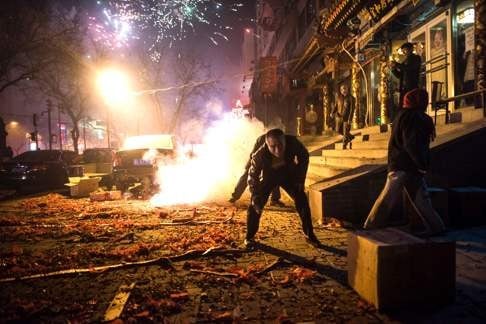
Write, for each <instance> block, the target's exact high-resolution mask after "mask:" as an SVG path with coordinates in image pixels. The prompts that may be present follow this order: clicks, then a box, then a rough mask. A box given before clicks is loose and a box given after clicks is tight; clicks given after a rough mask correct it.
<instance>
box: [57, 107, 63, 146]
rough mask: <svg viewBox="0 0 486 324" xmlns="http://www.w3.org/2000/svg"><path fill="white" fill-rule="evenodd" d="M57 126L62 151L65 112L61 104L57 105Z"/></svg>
mask: <svg viewBox="0 0 486 324" xmlns="http://www.w3.org/2000/svg"><path fill="white" fill-rule="evenodd" d="M57 108H58V109H57V126H58V128H59V150H61V151H62V129H61V113H62V112H63V111H62V107H61V105H60V104H58V106H57Z"/></svg>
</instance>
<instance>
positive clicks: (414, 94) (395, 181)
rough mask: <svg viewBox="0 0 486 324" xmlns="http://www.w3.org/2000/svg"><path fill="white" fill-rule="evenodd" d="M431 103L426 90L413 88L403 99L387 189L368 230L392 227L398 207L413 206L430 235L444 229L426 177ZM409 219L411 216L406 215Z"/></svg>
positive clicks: (394, 130) (395, 127) (367, 224)
mask: <svg viewBox="0 0 486 324" xmlns="http://www.w3.org/2000/svg"><path fill="white" fill-rule="evenodd" d="M428 103H429V95H428V93H427V91H425V90H422V89H414V90H412V91H409V92H407V93H406V94H405V96H404V103H403V109H401V111H399V112H398V114H397V116H396V118H395V120H394V121H393V128H392V133H391V137H390V141H389V143H388V174H387V179H386V183H385V187H384V188H383V190H382V191H381V193H380V195H379V196H378V198H377V199H376V201H375V203H374V205H373V208H372V209H371V211H370V213H369V215H368V218H367V219H366V222H365V224H364V228H365V229H374V228H380V227H387V226H391V222H390V220H391V218H392V215H393V212H394V211H396V210H397V207H401V209H400V210H403V207H404V206H405V205H404V204H403V205H401V203H407V204H408V205H411V206H412V210H414V213H416V214H418V216H419V218H420V219H421V221H422V223H423V224H424V225H425V231H424V232H422V233H420V235H421V236H430V235H435V234H439V233H441V232H443V231H444V230H445V226H444V223H443V222H442V219H441V218H440V216H439V215H438V214H437V212H436V211H435V210H434V208H433V207H432V203H431V201H430V197H429V194H428V192H427V184H426V183H425V179H424V176H425V174H426V173H427V169H428V167H429V155H430V148H429V146H430V142H431V141H432V140H433V139H434V137H435V126H434V122H433V120H432V118H431V117H430V116H429V115H427V114H426V113H425V111H426V109H427V105H428ZM406 216H408V215H406Z"/></svg>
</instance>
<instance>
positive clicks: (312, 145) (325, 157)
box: [302, 108, 484, 186]
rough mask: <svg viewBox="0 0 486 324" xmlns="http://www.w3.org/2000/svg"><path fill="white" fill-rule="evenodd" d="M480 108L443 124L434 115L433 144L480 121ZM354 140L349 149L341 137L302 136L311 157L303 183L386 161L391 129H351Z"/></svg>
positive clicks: (467, 110)
mask: <svg viewBox="0 0 486 324" xmlns="http://www.w3.org/2000/svg"><path fill="white" fill-rule="evenodd" d="M482 118H484V117H483V111H482V109H473V108H465V109H461V110H459V111H456V112H454V113H453V114H451V116H450V120H451V122H450V123H448V124H445V116H444V115H439V116H438V117H437V125H436V132H437V138H436V141H434V142H433V143H432V145H431V146H432V147H434V146H437V145H438V144H439V143H442V142H443V139H447V138H448V136H447V134H448V133H451V132H455V131H456V130H458V129H462V128H467V127H468V125H469V123H472V122H475V121H477V120H481V119H482ZM352 133H353V134H354V135H355V139H354V140H353V142H352V148H351V149H343V143H342V141H341V136H327V137H324V136H318V137H314V138H310V137H307V138H303V139H302V142H303V143H304V144H305V145H306V147H307V148H308V150H309V152H311V157H310V161H309V170H308V172H307V179H306V186H310V185H312V184H314V183H317V182H320V181H323V180H326V179H329V178H332V177H334V176H336V175H339V174H341V173H343V172H345V171H348V170H351V169H354V168H357V167H360V166H363V165H381V164H386V162H387V154H388V140H389V139H390V132H389V131H388V127H387V125H382V126H372V127H367V128H363V129H360V130H355V131H352Z"/></svg>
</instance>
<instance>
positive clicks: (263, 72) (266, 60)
mask: <svg viewBox="0 0 486 324" xmlns="http://www.w3.org/2000/svg"><path fill="white" fill-rule="evenodd" d="M277 62H278V61H277V57H275V56H266V57H262V58H260V66H259V68H260V92H261V93H265V94H271V93H274V92H276V91H277V80H278V79H277Z"/></svg>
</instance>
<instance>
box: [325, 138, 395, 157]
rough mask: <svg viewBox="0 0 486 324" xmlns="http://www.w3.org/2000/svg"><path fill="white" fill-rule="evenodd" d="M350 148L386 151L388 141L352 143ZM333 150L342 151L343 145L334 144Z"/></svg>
mask: <svg viewBox="0 0 486 324" xmlns="http://www.w3.org/2000/svg"><path fill="white" fill-rule="evenodd" d="M348 147H349V145H348ZM351 147H352V150H386V149H387V148H388V139H379V140H370V141H365V142H363V141H361V142H359V141H353V143H352V145H351ZM334 149H335V150H339V151H343V143H336V144H334ZM323 154H324V153H323Z"/></svg>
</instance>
